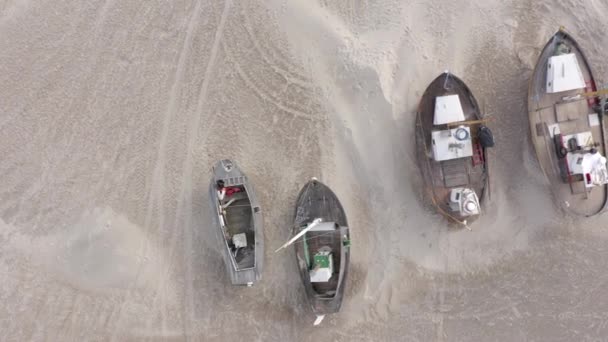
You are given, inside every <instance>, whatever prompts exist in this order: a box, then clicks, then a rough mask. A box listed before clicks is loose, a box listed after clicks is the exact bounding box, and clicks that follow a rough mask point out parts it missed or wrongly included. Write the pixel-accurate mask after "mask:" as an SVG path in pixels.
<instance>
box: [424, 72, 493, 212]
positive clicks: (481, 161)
mask: <svg viewBox="0 0 608 342" xmlns="http://www.w3.org/2000/svg"><path fill="white" fill-rule="evenodd" d="M447 75H448V74H446V73H444V74H441V75H440V76H439V77H437V78H436V79H435V80H434V81H433V82H431V84H430V85H429V86H428V88H427V89H426V91H425V92H424V95H423V96H422V99H421V101H420V105H419V107H418V114H417V117H416V126H417V127H416V145H417V153H418V164H419V166H420V169H421V171H422V175H423V178H424V181H425V187H426V189H427V192H428V194H429V196H430V197H431V200H432V202H433V204H434V205H435V206H436V207H437V208H438V210H439V211H440V212H441V213H442V214H444V215H445V216H447V217H448V218H450V219H452V220H453V221H456V222H462V221H464V220H467V221H468V222H469V223H470V222H471V221H473V220H474V219H475V218H476V217H475V216H473V217H461V216H460V215H458V214H457V213H453V212H452V211H451V210H450V207H449V196H450V191H451V189H452V188H456V187H467V188H470V189H473V190H474V191H475V193H476V194H477V196H478V197H479V200H480V202H481V200H482V199H483V196H484V190H485V186H486V176H487V174H486V173H487V170H486V154H485V150H484V149H483V148H481V146H480V145H479V141H478V139H477V133H478V132H477V130H478V129H479V126H480V123H479V121H480V120H481V119H482V118H481V114H480V110H479V106H478V104H477V101H476V100H475V98H474V97H473V94H472V93H471V91H470V90H469V88H468V87H467V86H466V85H465V84H464V82H462V81H461V80H460V79H458V78H457V77H456V76H454V75H452V74H449V76H448V78H447V79H446V76H447ZM444 95H458V96H459V98H460V103H461V106H462V110H463V112H464V116H465V120H466V121H467V122H472V123H471V124H466V123H463V124H465V125H466V126H469V127H470V129H471V137H472V138H473V157H466V158H459V159H452V160H447V161H440V162H438V161H435V160H434V159H433V152H432V149H431V146H432V141H431V132H432V131H434V130H445V129H448V128H454V127H456V126H458V123H455V124H451V125H439V126H435V125H433V118H434V113H435V98H436V97H438V96H444Z"/></svg>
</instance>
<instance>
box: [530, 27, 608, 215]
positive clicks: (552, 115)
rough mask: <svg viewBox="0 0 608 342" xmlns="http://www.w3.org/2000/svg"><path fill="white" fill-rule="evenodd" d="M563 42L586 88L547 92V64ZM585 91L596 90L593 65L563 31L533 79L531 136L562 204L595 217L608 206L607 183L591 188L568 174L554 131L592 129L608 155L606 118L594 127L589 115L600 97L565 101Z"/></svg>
mask: <svg viewBox="0 0 608 342" xmlns="http://www.w3.org/2000/svg"><path fill="white" fill-rule="evenodd" d="M560 44H563V45H562V46H566V47H569V48H570V49H571V53H574V54H575V55H576V57H577V60H578V64H579V66H580V69H581V72H582V74H583V78H584V81H585V84H586V89H578V90H571V91H565V92H560V93H552V94H550V93H547V92H546V77H547V63H548V60H549V58H550V57H551V56H552V55H554V53H555V51H556V49H557V47H558V46H559V45H560ZM584 91H587V92H592V91H596V84H595V80H594V78H593V73H592V71H591V67H590V66H589V63H588V62H587V59H586V58H585V55H584V54H583V52H582V51H581V49H580V47H579V46H578V44H577V43H576V41H575V40H574V39H573V38H572V37H571V36H570V35H569V34H567V33H566V32H564V31H563V30H560V31H558V32H557V33H556V34H555V35H554V36H553V37H552V38H551V40H549V42H548V43H547V44H546V46H545V47H544V49H543V51H542V53H541V55H540V57H539V59H538V62H537V64H536V67H535V68H534V71H533V74H532V77H531V79H530V85H529V89H528V114H529V121H530V136H531V141H532V145H533V146H534V150H535V152H536V156H537V158H538V162H539V164H540V167H541V169H542V171H543V172H544V174H545V176H546V178H547V180H548V181H549V184H550V187H551V191H552V193H553V196H554V197H555V199H556V202H557V203H558V205H559V206H560V207H561V208H563V209H564V210H566V211H567V212H570V213H572V214H575V215H581V216H591V215H595V214H597V213H599V212H601V211H602V210H603V209H604V208H605V206H606V199H607V195H608V188H607V186H605V185H604V186H599V187H594V188H592V190H591V191H587V189H586V188H585V186H584V183H583V182H582V181H577V180H576V181H573V180H572V178H571V177H568V176H567V172H564V170H565V169H566V168H567V166H566V165H565V162H564V159H563V158H559V157H558V155H557V151H556V147H555V146H556V145H555V143H554V140H553V139H554V138H553V137H552V132H551V130H552V131H553V136H554V135H555V133H556V132H557V129H556V128H555V127H556V125H557V127H558V128H559V130H560V133H561V134H562V135H567V134H571V133H579V132H583V131H589V132H591V134H592V136H593V140H594V142H597V143H599V145H598V146H597V147H596V148H597V150H598V152H600V153H601V154H602V155H604V156H605V155H606V142H605V132H606V127H605V120H604V118H603V117H602V115H601V114H600V115H598V119H599V125H597V126H593V127H592V126H591V125H590V121H589V117H588V115H589V114H591V113H593V110H594V109H593V107H594V106H596V105H599V99H597V98H589V99H587V98H582V99H580V101H571V102H568V103H566V102H564V101H563V100H562V99H563V98H564V97H566V96H573V95H576V94H580V93H581V92H584ZM566 106H567V107H566ZM558 113H559V114H558ZM564 115H567V116H568V120H567V121H564V119H563V116H564ZM560 117H561V118H560ZM558 120H559V121H558Z"/></svg>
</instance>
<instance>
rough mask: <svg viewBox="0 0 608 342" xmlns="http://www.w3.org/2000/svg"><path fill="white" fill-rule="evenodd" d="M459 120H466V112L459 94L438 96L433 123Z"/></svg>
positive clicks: (440, 123) (441, 123) (443, 123)
mask: <svg viewBox="0 0 608 342" xmlns="http://www.w3.org/2000/svg"><path fill="white" fill-rule="evenodd" d="M459 121H464V112H463V111H462V106H461V105H460V98H459V97H458V95H447V96H437V97H436V98H435V117H434V118H433V125H445V124H448V123H452V122H459Z"/></svg>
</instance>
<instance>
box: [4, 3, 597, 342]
mask: <svg viewBox="0 0 608 342" xmlns="http://www.w3.org/2000/svg"><path fill="white" fill-rule="evenodd" d="M607 15H608V2H606V1H605V0H588V1H575V0H562V1H556V0H538V1H531V0H506V1H499V0H487V1H481V0H478V1H466V0H454V1H445V0H427V1H398V0H375V1H371V0H245V1H236V0H200V1H194V0H185V1H167V2H158V1H157V2H150V1H137V0H133V1H115V0H105V1H64V0H56V1H48V0H42V1H30V0H0V155H1V156H2V158H0V283H1V285H0V301H1V302H2V304H3V305H0V331H1V332H2V333H1V335H2V338H1V339H2V340H3V341H30V340H32V341H40V340H45V341H47V340H48V341H106V340H112V341H124V340H150V341H159V340H170V341H181V340H192V341H226V340H232V341H235V340H253V341H528V340H529V341H597V340H602V339H605V338H606V336H608V309H607V308H608V297H606V296H605V292H606V288H607V287H606V284H607V283H608V273H606V272H605V269H606V261H605V260H607V259H608V248H606V244H607V243H608V231H607V228H608V216H607V215H606V214H600V215H598V216H595V217H592V218H587V219H581V218H577V217H572V216H569V215H568V214H566V213H564V212H563V211H562V210H561V209H560V208H559V206H558V205H557V204H556V203H555V202H554V199H553V196H552V194H551V192H550V189H549V186H548V183H547V181H546V179H545V177H544V175H543V173H542V171H541V169H540V167H539V164H538V162H537V160H536V156H535V153H534V150H533V148H532V146H531V143H530V138H529V124H528V113H527V105H526V97H527V91H528V81H529V78H530V76H531V74H532V70H533V68H534V66H535V64H536V60H537V57H538V55H539V54H540V52H541V50H542V48H543V47H544V45H545V43H546V42H547V41H548V40H549V39H550V38H551V36H552V35H553V34H554V33H555V32H556V31H557V30H558V29H559V27H560V26H564V27H565V28H566V30H568V32H570V33H571V34H572V35H573V36H574V37H575V38H576V39H577V41H578V43H579V45H580V46H581V48H582V49H583V51H584V52H585V53H586V55H587V58H588V59H589V63H590V65H591V67H592V69H593V72H594V75H595V78H596V81H597V82H598V84H599V85H608V63H606V60H607V59H608V49H607V47H608V35H606V32H608V20H607ZM444 70H449V71H451V72H453V73H454V74H456V75H458V76H459V77H460V78H461V79H462V80H463V81H464V82H466V83H467V84H468V86H469V87H470V88H471V90H472V91H473V93H474V94H475V96H476V98H477V100H478V102H479V103H480V105H481V107H482V109H483V111H484V114H485V115H488V116H489V117H490V118H491V119H490V123H489V126H490V128H491V129H492V131H493V132H494V135H495V138H496V147H495V148H493V149H492V150H491V151H490V166H491V198H490V200H489V201H488V203H487V205H486V206H485V211H484V213H483V215H482V216H481V218H480V219H479V220H477V221H476V222H475V224H474V225H473V226H472V231H468V230H466V229H449V228H448V224H447V222H446V220H445V219H444V218H443V217H442V216H440V215H439V214H437V213H436V212H435V211H434V210H433V208H432V207H431V205H429V204H428V200H427V199H425V196H424V193H423V184H422V177H421V175H420V170H419V168H418V166H417V164H416V155H415V141H414V129H415V116H416V107H417V105H418V102H419V100H420V97H421V96H422V94H423V92H424V90H425V88H426V87H427V85H428V84H429V82H431V81H432V80H433V79H434V78H435V77H437V76H438V75H439V74H440V73H442V72H443V71H444ZM223 158H231V159H233V160H235V161H236V162H237V163H238V165H239V166H240V167H241V168H242V169H243V170H244V171H245V172H246V173H247V175H248V176H249V178H250V180H251V182H252V183H253V185H254V186H255V188H256V191H257V194H258V197H259V199H260V201H261V204H262V208H263V212H264V224H265V245H266V253H265V259H264V263H265V265H264V267H265V269H264V274H263V278H262V281H261V282H259V283H258V284H256V285H255V286H254V287H252V288H243V287H232V286H230V285H229V279H228V276H227V274H226V273H225V270H224V265H223V264H222V259H221V255H220V254H219V251H218V248H219V247H218V244H217V241H216V236H215V232H214V231H213V229H215V227H213V226H212V225H211V222H212V221H211V212H210V208H209V197H208V191H207V189H208V186H209V180H210V177H211V166H212V165H213V164H214V163H215V162H216V161H217V160H219V159H223ZM313 176H314V177H317V178H319V179H320V180H322V181H323V182H324V183H326V184H328V185H329V186H330V187H331V188H332V189H333V190H334V191H335V192H336V194H337V195H338V197H339V198H340V199H341V201H342V204H343V205H344V208H345V210H346V213H347V215H348V221H349V224H350V228H351V234H352V256H351V265H350V266H351V269H350V274H349V279H348V284H347V292H346V296H345V300H344V303H343V305H342V310H341V312H340V313H339V314H336V315H332V316H328V317H326V318H325V321H324V322H323V323H322V324H321V325H320V326H319V327H313V325H312V322H313V321H314V315H313V314H312V313H311V311H310V308H309V305H308V303H307V302H306V298H305V295H304V290H303V288H302V285H301V282H300V278H299V274H298V270H297V268H296V260H295V256H294V253H293V251H291V250H285V251H281V252H279V253H274V250H276V249H277V248H278V247H279V246H281V245H282V244H283V243H284V242H285V241H286V240H287V239H289V237H290V231H291V224H292V219H293V212H294V208H293V204H294V202H295V199H296V196H297V193H298V191H299V189H300V188H301V186H302V185H303V184H305V182H306V181H308V179H310V178H311V177H313Z"/></svg>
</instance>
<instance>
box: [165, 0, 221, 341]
mask: <svg viewBox="0 0 608 342" xmlns="http://www.w3.org/2000/svg"><path fill="white" fill-rule="evenodd" d="M231 6H232V0H225V2H224V9H223V10H222V16H221V18H220V22H219V25H218V27H217V30H216V32H215V37H214V40H213V45H212V46H211V55H210V56H209V62H208V63H207V68H206V69H205V74H204V76H203V84H202V85H201V92H200V94H199V97H198V103H197V106H196V111H195V112H194V113H193V118H191V119H190V125H188V133H187V134H188V145H187V147H186V148H187V149H186V159H185V160H184V165H183V170H184V176H183V178H182V187H181V193H180V196H179V200H178V204H177V215H176V218H175V220H176V221H177V220H179V218H180V217H181V216H182V212H183V211H185V212H186V215H185V216H184V217H185V221H184V226H183V229H184V234H183V239H184V241H183V244H184V246H185V248H184V254H183V257H184V264H185V266H186V272H185V274H186V275H185V278H186V279H185V285H184V286H185V291H184V315H183V317H182V322H183V325H184V334H188V333H189V332H190V318H193V316H194V312H193V308H192V301H193V300H192V297H193V292H194V289H193V287H192V281H193V279H192V273H193V265H192V263H193V262H194V260H193V259H194V258H193V256H192V253H193V252H192V236H193V234H192V229H193V227H192V214H193V212H192V211H193V208H192V157H193V149H194V145H195V144H196V141H197V138H198V134H197V133H198V130H199V127H200V124H201V116H202V115H203V113H204V112H207V113H208V115H209V111H206V110H205V105H206V103H207V93H208V91H209V83H210V81H211V78H212V73H213V70H214V68H215V63H216V60H217V54H218V50H219V47H220V42H221V40H222V34H223V32H224V27H225V26H226V19H227V18H228V12H229V11H230V7H231ZM215 118H217V115H213V114H212V115H211V120H214V119H215ZM212 126H213V124H211V123H208V124H207V125H206V128H207V130H208V129H210V128H211V127H212ZM207 135H208V132H205V134H204V136H203V139H205V138H206V136H207ZM183 202H185V208H184V209H182V208H183V207H184V203H183ZM172 247H174V246H172Z"/></svg>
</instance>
